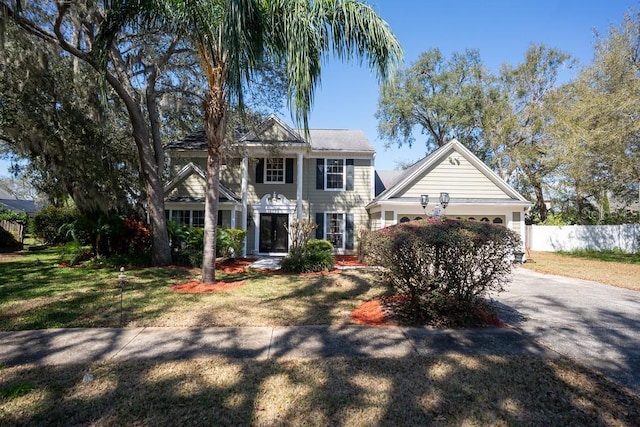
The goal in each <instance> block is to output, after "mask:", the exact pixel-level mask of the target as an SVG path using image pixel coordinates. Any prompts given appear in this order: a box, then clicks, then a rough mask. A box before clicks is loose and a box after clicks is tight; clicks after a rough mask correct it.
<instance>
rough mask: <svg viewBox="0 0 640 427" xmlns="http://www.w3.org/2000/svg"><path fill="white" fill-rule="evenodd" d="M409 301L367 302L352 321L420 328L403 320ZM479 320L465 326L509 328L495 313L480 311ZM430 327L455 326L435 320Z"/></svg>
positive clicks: (401, 298) (400, 298)
mask: <svg viewBox="0 0 640 427" xmlns="http://www.w3.org/2000/svg"><path fill="white" fill-rule="evenodd" d="M406 301H407V297H406V296H404V295H394V296H390V297H383V298H379V299H374V300H370V301H365V302H363V303H362V304H360V305H359V306H358V307H356V308H354V309H353V310H351V321H352V322H353V323H356V324H358V325H368V326H397V325H399V324H402V325H413V326H418V325H416V324H415V322H412V321H410V320H409V319H406V318H403V316H402V315H401V314H400V308H401V307H402V305H403V304H404V303H405V302H406ZM476 317H477V320H476V322H475V324H472V325H465V326H467V327H498V328H504V327H507V325H505V324H504V323H503V322H502V321H501V320H500V319H498V318H497V317H496V316H495V315H494V314H493V313H491V312H489V311H487V310H484V309H480V311H479V312H478V313H476ZM420 326H427V325H420ZM428 326H435V327H444V326H454V327H455V325H447V324H441V321H438V320H434V321H433V322H432V323H430V324H428Z"/></svg>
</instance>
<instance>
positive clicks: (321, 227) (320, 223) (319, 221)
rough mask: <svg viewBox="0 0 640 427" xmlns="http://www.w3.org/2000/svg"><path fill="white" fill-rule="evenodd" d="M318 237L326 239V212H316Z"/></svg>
mask: <svg viewBox="0 0 640 427" xmlns="http://www.w3.org/2000/svg"><path fill="white" fill-rule="evenodd" d="M316 224H317V225H318V228H316V239H324V212H316Z"/></svg>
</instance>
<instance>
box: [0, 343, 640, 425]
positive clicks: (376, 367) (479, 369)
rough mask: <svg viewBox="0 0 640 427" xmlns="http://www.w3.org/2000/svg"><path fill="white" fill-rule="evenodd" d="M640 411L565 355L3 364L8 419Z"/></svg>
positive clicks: (568, 416)
mask: <svg viewBox="0 0 640 427" xmlns="http://www.w3.org/2000/svg"><path fill="white" fill-rule="evenodd" d="M88 373H90V374H91V376H89V377H88V376H87V374H88ZM87 377H88V379H91V378H93V379H92V380H89V381H83V379H84V378H87ZM639 419H640V398H639V397H638V396H637V395H635V394H633V393H631V392H629V391H628V390H626V389H625V388H623V387H620V386H619V385H618V384H616V383H614V382H613V381H611V380H608V379H607V378H605V377H603V376H602V375H599V374H597V373H594V372H593V371H591V370H588V369H585V368H582V367H580V366H579V365H576V364H574V363H573V362H571V361H569V360H567V359H564V358H554V359H544V358H539V357H528V356H513V357H498V356H486V355H485V356H463V355H456V354H452V355H448V356H442V357H437V358H436V357H417V356H416V357H406V358H397V359H375V358H374V359H361V358H347V359H344V358H331V359H314V360H309V359H306V360H305V359H293V360H286V359H282V360H272V359H270V360H231V359H223V358H215V359H208V360H192V361H179V362H144V361H135V362H123V363H113V362H110V363H97V364H91V365H75V366H44V367H43V366H17V367H6V368H4V369H3V368H2V367H0V425H149V426H151V425H153V426H162V425H225V426H226V425H228V426H231V425H233V426H239V425H243V426H248V425H255V426H276V425H277V426H280V425H282V426H289V425H290V426H302V425H310V426H381V425H388V426H407V425H425V426H426V425H435V426H568V425H572V426H604V425H607V426H637V422H638V420H639Z"/></svg>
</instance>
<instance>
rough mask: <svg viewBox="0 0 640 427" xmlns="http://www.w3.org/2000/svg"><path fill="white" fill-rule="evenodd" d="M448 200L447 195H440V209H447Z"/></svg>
mask: <svg viewBox="0 0 640 427" xmlns="http://www.w3.org/2000/svg"><path fill="white" fill-rule="evenodd" d="M449 199H450V198H449V193H440V205H441V206H442V209H447V205H449Z"/></svg>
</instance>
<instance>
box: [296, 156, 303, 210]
mask: <svg viewBox="0 0 640 427" xmlns="http://www.w3.org/2000/svg"><path fill="white" fill-rule="evenodd" d="M296 161H297V166H298V176H297V180H296V211H297V218H298V220H301V219H302V178H303V176H302V174H303V172H302V166H303V165H302V162H303V159H302V153H298V158H297V159H296Z"/></svg>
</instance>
